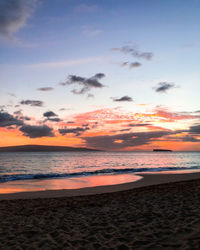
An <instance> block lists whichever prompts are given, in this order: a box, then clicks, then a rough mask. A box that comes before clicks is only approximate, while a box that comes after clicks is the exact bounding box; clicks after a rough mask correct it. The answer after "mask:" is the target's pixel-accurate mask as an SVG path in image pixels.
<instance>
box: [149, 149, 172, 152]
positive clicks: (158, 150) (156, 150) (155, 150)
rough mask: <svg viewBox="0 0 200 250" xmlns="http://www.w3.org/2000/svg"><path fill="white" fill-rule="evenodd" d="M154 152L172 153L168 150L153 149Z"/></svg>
mask: <svg viewBox="0 0 200 250" xmlns="http://www.w3.org/2000/svg"><path fill="white" fill-rule="evenodd" d="M153 151H154V152H172V150H170V149H153Z"/></svg>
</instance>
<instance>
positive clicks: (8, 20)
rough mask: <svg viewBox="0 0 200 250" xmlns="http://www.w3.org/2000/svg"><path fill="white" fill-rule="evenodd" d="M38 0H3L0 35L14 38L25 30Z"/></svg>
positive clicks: (0, 7)
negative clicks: (17, 33) (20, 31)
mask: <svg viewBox="0 0 200 250" xmlns="http://www.w3.org/2000/svg"><path fill="white" fill-rule="evenodd" d="M37 3H38V1H37V0H3V1H1V3H0V13H1V14H0V35H2V36H4V37H7V38H10V39H12V38H14V36H13V35H14V33H16V32H17V31H18V30H20V29H21V28H23V27H24V26H25V25H26V23H27V19H28V18H29V17H30V16H31V15H32V13H33V11H34V9H35V7H36V6H37Z"/></svg>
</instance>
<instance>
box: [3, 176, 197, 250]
mask: <svg viewBox="0 0 200 250" xmlns="http://www.w3.org/2000/svg"><path fill="white" fill-rule="evenodd" d="M194 175H195V176H194ZM173 176H174V178H173V179H172V176H170V175H166V176H164V175H163V178H164V177H165V178H167V179H165V181H168V182H167V183H166V182H164V179H163V178H162V180H161V179H159V182H162V184H157V185H150V186H144V185H143V187H141V183H140V187H139V186H138V188H132V189H129V190H125V189H124V190H122V186H124V188H125V186H126V187H129V188H130V185H131V184H127V185H126V184H121V187H120V188H119V185H116V186H115V190H114V187H112V189H110V191H112V192H107V193H105V192H104V193H102V194H97V192H94V194H93V193H92V192H91V193H90V194H91V195H82V196H80V195H79V196H70V197H66V196H65V197H62V196H60V197H58V196H57V197H55V198H53V197H52V196H49V197H46V198H45V199H44V197H40V198H38V199H34V198H33V199H24V200H20V199H18V200H17V199H12V200H2V201H1V202H0V203H1V206H0V220H1V226H0V248H1V249H88V250H89V249H109V248H110V249H119V250H121V249H123V250H125V249H145V250H146V249H180V250H182V249H199V247H200V227H199V225H200V217H199V207H200V179H199V174H197V175H196V174H187V175H182V176H179V177H178V179H177V177H176V176H178V175H173ZM146 177H147V176H146ZM148 177H149V178H148V183H147V182H146V185H147V184H148V185H149V184H153V183H154V184H155V181H154V180H153V178H152V176H150V175H148ZM157 177H158V176H157ZM159 177H160V175H159ZM169 177H170V181H171V182H169ZM180 177H181V178H180ZM195 178H196V179H195ZM144 179H145V178H144ZM146 180H147V178H146ZM175 181H176V182H175ZM177 181H178V182H177ZM138 183H139V182H138ZM156 183H158V178H157V181H156ZM143 184H144V183H143ZM110 188H111V187H110ZM118 189H120V190H118ZM89 190H93V191H95V189H92V188H90V189H89ZM96 191H97V190H96ZM113 191H120V192H113ZM59 192H60V191H58V193H59ZM50 193H51V192H50ZM50 193H49V194H50ZM63 194H65V193H63ZM79 194H80V193H79ZM92 194H93V195H92Z"/></svg>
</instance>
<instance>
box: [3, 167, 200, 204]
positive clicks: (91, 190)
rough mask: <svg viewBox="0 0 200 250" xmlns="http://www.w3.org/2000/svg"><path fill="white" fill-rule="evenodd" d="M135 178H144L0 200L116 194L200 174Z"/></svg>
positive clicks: (151, 175) (39, 192)
mask: <svg viewBox="0 0 200 250" xmlns="http://www.w3.org/2000/svg"><path fill="white" fill-rule="evenodd" d="M133 175H134V176H140V177H142V178H141V179H139V180H136V181H134V182H128V183H122V184H115V185H104V186H95V187H85V188H79V189H58V190H44V191H30V192H18V193H6V194H0V200H13V199H15V200H18V199H38V198H40V199H41V198H58V197H63V198H64V197H74V196H88V195H95V194H104V193H115V192H120V191H126V190H132V189H139V188H143V187H147V186H149V187H151V186H156V185H159V184H168V183H174V182H182V181H189V180H197V179H200V172H192V173H191V172H190V173H162V174H157V173H142V174H133Z"/></svg>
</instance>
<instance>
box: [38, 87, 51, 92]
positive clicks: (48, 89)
mask: <svg viewBox="0 0 200 250" xmlns="http://www.w3.org/2000/svg"><path fill="white" fill-rule="evenodd" d="M53 89H54V88H52V87H43V88H38V89H37V90H39V91H43V92H46V91H51V90H53Z"/></svg>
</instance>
